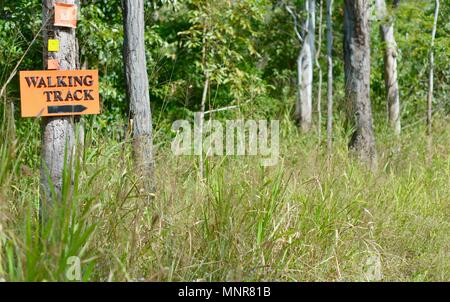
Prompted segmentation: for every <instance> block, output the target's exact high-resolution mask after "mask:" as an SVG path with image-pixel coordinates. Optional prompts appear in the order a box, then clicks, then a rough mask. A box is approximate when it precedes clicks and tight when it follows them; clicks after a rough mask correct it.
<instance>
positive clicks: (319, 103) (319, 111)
mask: <svg viewBox="0 0 450 302" xmlns="http://www.w3.org/2000/svg"><path fill="white" fill-rule="evenodd" d="M322 4H323V3H322V0H320V1H319V41H318V42H317V52H316V67H317V70H318V71H319V86H318V87H317V116H318V121H317V136H318V138H319V145H320V144H321V142H322V67H321V66H320V62H319V59H320V50H321V46H322V19H323V18H322V17H323V9H322V6H323V5H322Z"/></svg>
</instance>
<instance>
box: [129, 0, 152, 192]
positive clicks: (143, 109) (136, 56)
mask: <svg viewBox="0 0 450 302" xmlns="http://www.w3.org/2000/svg"><path fill="white" fill-rule="evenodd" d="M123 15H124V34H125V38H124V65H125V66H124V67H125V79H126V84H127V96H128V100H129V103H130V111H131V117H132V119H133V124H132V125H133V126H132V127H133V154H134V159H135V164H136V169H137V173H138V175H140V176H141V177H142V183H143V185H144V189H145V190H147V191H148V192H151V191H153V190H154V179H153V170H154V160H153V140H152V118H151V110H150V95H149V86H148V75H147V61H146V57H145V43H144V30H145V21H144V1H143V0H123Z"/></svg>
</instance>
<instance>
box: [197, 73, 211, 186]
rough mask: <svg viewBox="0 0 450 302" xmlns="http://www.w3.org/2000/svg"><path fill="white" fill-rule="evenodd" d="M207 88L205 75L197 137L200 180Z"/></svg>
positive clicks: (202, 168)
mask: <svg viewBox="0 0 450 302" xmlns="http://www.w3.org/2000/svg"><path fill="white" fill-rule="evenodd" d="M208 88H209V75H208V73H207V72H206V73H205V84H204V86H203V93H202V101H201V105H200V118H199V126H198V127H199V136H200V138H201V139H200V146H199V147H200V154H199V155H200V180H203V179H204V177H205V171H204V169H205V167H204V165H205V163H204V158H203V128H204V123H205V106H206V98H207V96H208Z"/></svg>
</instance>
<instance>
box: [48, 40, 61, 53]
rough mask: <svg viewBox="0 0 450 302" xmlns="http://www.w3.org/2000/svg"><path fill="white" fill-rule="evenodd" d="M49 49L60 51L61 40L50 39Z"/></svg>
mask: <svg viewBox="0 0 450 302" xmlns="http://www.w3.org/2000/svg"><path fill="white" fill-rule="evenodd" d="M48 51H50V52H58V51H59V40H52V39H51V40H48Z"/></svg>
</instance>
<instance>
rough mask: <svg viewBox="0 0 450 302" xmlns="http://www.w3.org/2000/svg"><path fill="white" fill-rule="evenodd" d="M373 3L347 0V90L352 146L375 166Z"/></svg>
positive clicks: (356, 153) (345, 19) (373, 167)
mask: <svg viewBox="0 0 450 302" xmlns="http://www.w3.org/2000/svg"><path fill="white" fill-rule="evenodd" d="M369 4H370V0H345V4H344V65H345V83H346V85H345V93H346V99H347V104H348V106H349V107H350V110H349V114H350V116H349V120H350V121H352V122H353V123H354V126H355V131H354V133H353V136H352V138H351V141H350V143H349V148H350V149H351V151H352V152H353V153H354V154H355V155H356V156H357V157H358V158H359V159H360V160H362V161H363V162H366V163H367V164H368V165H369V166H370V167H371V168H372V169H373V170H375V169H376V167H377V152H376V149H375V137H374V132H373V125H372V109H371V104H370V26H369Z"/></svg>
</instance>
